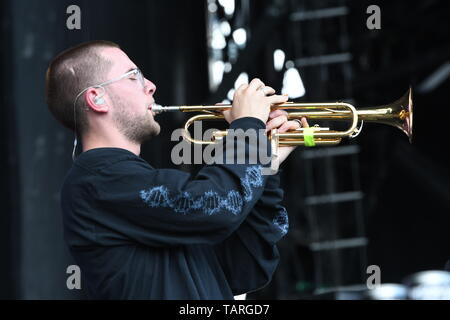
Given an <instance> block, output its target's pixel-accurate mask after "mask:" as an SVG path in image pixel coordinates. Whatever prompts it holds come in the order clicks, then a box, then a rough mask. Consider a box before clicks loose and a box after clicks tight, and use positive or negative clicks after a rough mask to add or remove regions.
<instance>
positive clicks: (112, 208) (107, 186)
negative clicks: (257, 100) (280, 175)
mask: <svg viewBox="0 0 450 320" xmlns="http://www.w3.org/2000/svg"><path fill="white" fill-rule="evenodd" d="M230 128H231V129H235V128H239V129H243V130H246V129H249V128H251V129H264V128H265V124H264V123H263V122H262V121H261V120H259V119H256V118H241V119H238V120H235V121H233V123H232V124H231V125H230ZM264 139H266V140H267V138H266V137H264ZM245 150H246V152H247V151H248V150H247V148H246V149H245ZM261 168H262V164H261V163H256V164H214V165H209V166H206V167H204V168H203V169H202V170H200V171H199V173H198V174H197V175H196V176H195V177H193V178H192V177H191V176H190V175H189V174H187V173H185V172H182V171H179V170H172V169H162V170H154V169H152V168H151V167H150V166H148V164H147V163H146V162H145V161H138V160H135V161H118V162H115V163H113V164H111V165H109V166H108V167H107V168H105V169H104V170H103V171H102V172H100V173H97V174H94V175H92V177H91V179H92V180H91V181H90V183H88V185H89V187H88V188H87V190H84V195H82V196H81V198H87V199H89V203H88V204H86V205H84V204H85V203H86V202H85V201H84V200H83V201H80V203H79V204H78V203H76V202H77V201H76V199H73V201H72V206H73V207H74V208H72V209H73V210H76V211H77V215H76V218H75V219H79V221H73V223H75V224H78V225H80V224H81V225H84V226H86V227H84V228H83V227H82V228H76V229H77V230H80V229H82V230H85V231H86V233H85V234H84V235H83V236H84V237H85V238H89V239H90V240H91V241H92V242H94V243H95V244H98V243H101V244H104V245H120V244H123V243H124V242H127V241H131V242H138V243H141V244H144V245H148V246H154V247H163V246H178V245H187V244H216V243H219V242H221V241H223V240H224V239H226V238H228V237H229V236H230V234H231V233H232V232H233V231H235V230H236V229H237V228H238V227H239V225H240V224H241V223H242V222H243V221H244V219H245V218H246V216H247V215H248V213H249V212H250V210H251V208H252V207H253V206H254V205H255V203H256V201H257V200H258V199H259V198H260V196H261V194H262V192H263V190H264V185H265V183H266V180H267V176H265V175H263V174H262V173H261ZM80 200H81V199H80ZM91 208H94V214H93V213H92V212H91Z"/></svg>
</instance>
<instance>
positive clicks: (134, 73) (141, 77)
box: [72, 68, 145, 159]
mask: <svg viewBox="0 0 450 320" xmlns="http://www.w3.org/2000/svg"><path fill="white" fill-rule="evenodd" d="M133 76H134V77H135V79H133V78H132V77H133ZM127 77H129V78H130V79H131V80H137V81H139V83H140V84H141V85H142V89H145V79H144V75H143V74H142V71H141V70H139V68H136V69H133V70H130V71H128V72H126V73H124V74H123V75H121V76H119V77H117V78H114V79H112V80H108V81H105V82H102V83H100V84H97V85H93V86H89V87H87V88H85V89H83V90H82V91H81V92H80V93H79V94H77V96H76V97H75V100H74V101H73V118H74V125H75V140H74V147H73V151H72V159H75V151H76V147H77V137H76V135H77V133H76V132H77V117H76V108H75V106H76V105H77V101H78V99H79V98H80V96H81V95H82V94H83V93H85V92H86V91H87V90H88V89H90V88H102V89H103V94H102V95H101V96H100V97H99V98H101V97H102V96H103V95H104V92H105V88H104V87H105V86H107V85H109V84H111V83H113V82H117V81H120V80H122V79H124V78H127Z"/></svg>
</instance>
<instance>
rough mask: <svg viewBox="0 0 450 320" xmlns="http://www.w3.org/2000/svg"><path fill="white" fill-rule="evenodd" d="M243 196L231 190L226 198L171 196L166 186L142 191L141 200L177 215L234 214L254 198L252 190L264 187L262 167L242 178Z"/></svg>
mask: <svg viewBox="0 0 450 320" xmlns="http://www.w3.org/2000/svg"><path fill="white" fill-rule="evenodd" d="M241 185H242V189H243V194H241V193H240V192H239V191H238V190H234V189H232V190H229V191H228V193H227V194H226V195H225V196H221V195H219V194H218V193H217V192H215V191H207V192H205V193H204V194H203V195H201V196H197V197H193V196H192V195H191V194H190V193H189V192H181V193H178V194H171V192H170V190H169V189H168V188H167V187H165V186H164V185H159V186H155V187H152V188H150V189H147V190H141V192H140V196H141V199H142V200H143V201H144V202H145V203H146V204H147V205H148V206H150V207H152V208H157V207H160V208H161V207H162V208H171V209H173V210H174V211H175V212H177V213H182V214H188V213H189V212H190V211H192V210H199V209H200V210H203V213H205V214H207V215H212V214H216V213H218V212H220V210H222V209H225V210H227V211H229V212H231V213H233V214H238V213H239V212H241V210H242V206H243V204H244V201H245V202H249V201H251V200H252V198H253V190H252V188H258V187H262V186H263V178H262V174H261V166H252V167H248V168H247V170H246V172H245V176H244V178H241Z"/></svg>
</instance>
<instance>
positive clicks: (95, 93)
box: [84, 87, 109, 112]
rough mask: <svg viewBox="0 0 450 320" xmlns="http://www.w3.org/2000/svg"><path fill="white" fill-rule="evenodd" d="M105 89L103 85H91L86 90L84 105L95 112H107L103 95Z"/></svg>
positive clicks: (107, 106)
mask: <svg viewBox="0 0 450 320" xmlns="http://www.w3.org/2000/svg"><path fill="white" fill-rule="evenodd" d="M105 94H106V92H105V89H104V88H103V87H92V88H89V89H87V90H86V93H85V95H84V99H85V102H86V107H87V108H89V109H92V110H94V111H96V112H108V109H109V105H108V102H107V101H106V97H105Z"/></svg>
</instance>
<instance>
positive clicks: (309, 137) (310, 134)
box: [303, 128, 316, 147]
mask: <svg viewBox="0 0 450 320" xmlns="http://www.w3.org/2000/svg"><path fill="white" fill-rule="evenodd" d="M303 140H304V141H305V147H315V146H316V141H315V140H314V129H313V128H303Z"/></svg>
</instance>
